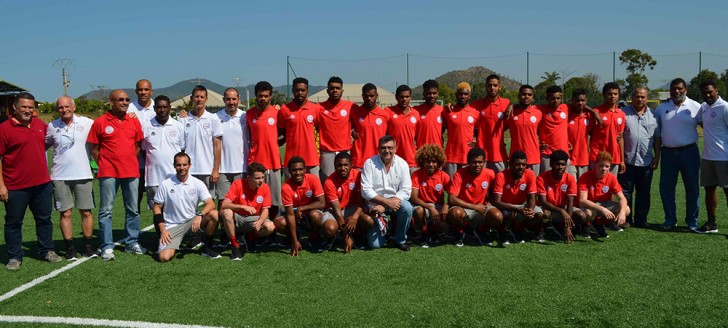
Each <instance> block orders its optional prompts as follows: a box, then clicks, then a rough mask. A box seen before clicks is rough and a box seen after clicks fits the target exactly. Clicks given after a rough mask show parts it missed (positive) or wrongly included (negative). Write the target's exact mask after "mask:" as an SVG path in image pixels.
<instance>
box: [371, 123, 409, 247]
mask: <svg viewBox="0 0 728 328" xmlns="http://www.w3.org/2000/svg"><path fill="white" fill-rule="evenodd" d="M378 150H379V155H375V156H373V157H372V158H369V159H368V160H366V162H364V167H363V169H362V177H361V193H362V196H363V197H364V199H365V200H366V201H367V202H369V213H370V214H371V215H372V217H373V218H377V219H376V220H375V221H376V224H375V225H374V227H372V229H371V230H370V231H369V232H367V242H368V243H369V246H370V247H372V248H380V247H382V246H383V245H384V242H385V236H386V232H387V224H386V222H384V221H383V220H384V216H386V215H391V216H392V219H393V221H395V222H394V223H395V225H396V229H395V232H394V238H393V241H394V245H395V247H397V248H398V249H399V250H402V251H408V250H409V246H408V245H407V244H406V242H407V229H408V228H409V225H410V221H411V220H412V212H413V208H412V204H410V202H409V198H410V194H411V192H412V180H411V178H410V173H409V166H408V165H407V162H406V161H405V160H404V159H402V158H401V157H399V156H397V155H395V152H396V151H397V144H396V143H395V141H394V138H392V137H391V136H389V135H385V136H383V137H382V138H380V139H379V146H378ZM377 220H378V221H377Z"/></svg>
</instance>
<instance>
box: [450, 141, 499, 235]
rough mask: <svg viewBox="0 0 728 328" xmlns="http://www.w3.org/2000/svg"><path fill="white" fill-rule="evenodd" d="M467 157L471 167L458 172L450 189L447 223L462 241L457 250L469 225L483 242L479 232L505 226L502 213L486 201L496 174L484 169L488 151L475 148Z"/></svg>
mask: <svg viewBox="0 0 728 328" xmlns="http://www.w3.org/2000/svg"><path fill="white" fill-rule="evenodd" d="M467 156H468V157H467V160H468V166H467V167H464V168H461V169H460V170H458V171H457V172H456V173H455V175H454V176H453V178H452V182H451V183H450V188H449V189H448V196H449V197H448V203H449V204H450V212H448V216H447V222H448V223H449V224H450V227H451V228H452V229H453V230H454V231H457V232H458V233H459V234H458V236H459V238H457V239H456V242H455V246H458V247H461V246H463V239H464V237H465V233H464V231H463V230H464V228H465V225H466V224H470V227H471V228H473V231H475V236H476V237H478V239H481V238H480V237H479V232H480V231H483V232H485V231H490V230H491V229H493V228H496V227H498V226H500V225H501V224H502V223H503V214H501V211H499V210H498V209H497V208H495V206H493V205H491V204H490V202H488V199H487V197H488V190H490V188H491V187H492V185H493V179H494V178H495V173H494V172H493V170H491V169H488V168H484V166H485V151H483V150H482V149H480V148H473V149H470V150H469V151H468V154H467ZM481 225H483V226H484V227H481ZM481 243H482V240H481ZM487 243H489V242H487Z"/></svg>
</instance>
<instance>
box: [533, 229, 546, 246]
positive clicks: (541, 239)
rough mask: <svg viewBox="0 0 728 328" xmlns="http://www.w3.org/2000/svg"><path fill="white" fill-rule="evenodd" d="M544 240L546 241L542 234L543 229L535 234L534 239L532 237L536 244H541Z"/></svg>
mask: <svg viewBox="0 0 728 328" xmlns="http://www.w3.org/2000/svg"><path fill="white" fill-rule="evenodd" d="M545 239H546V235H545V233H544V229H543V228H542V229H540V230H539V231H538V233H537V234H536V237H534V240H536V242H538V243H543V242H544V241H545Z"/></svg>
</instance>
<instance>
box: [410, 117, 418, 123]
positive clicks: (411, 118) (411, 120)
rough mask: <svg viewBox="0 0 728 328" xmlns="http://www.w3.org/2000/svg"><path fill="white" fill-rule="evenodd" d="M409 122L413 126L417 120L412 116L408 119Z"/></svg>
mask: <svg viewBox="0 0 728 328" xmlns="http://www.w3.org/2000/svg"><path fill="white" fill-rule="evenodd" d="M410 122H412V124H415V123H417V119H416V118H415V117H414V116H412V117H410Z"/></svg>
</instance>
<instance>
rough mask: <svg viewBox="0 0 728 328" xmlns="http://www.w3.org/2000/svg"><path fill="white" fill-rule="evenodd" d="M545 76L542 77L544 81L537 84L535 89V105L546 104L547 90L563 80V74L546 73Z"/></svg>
mask: <svg viewBox="0 0 728 328" xmlns="http://www.w3.org/2000/svg"><path fill="white" fill-rule="evenodd" d="M543 74H544V75H543V76H541V78H542V79H543V81H541V83H539V84H536V85H535V86H534V87H533V88H534V90H533V103H534V104H543V103H545V102H546V89H548V87H550V86H552V85H556V82H558V81H559V80H561V74H559V72H556V71H553V72H544V73H543Z"/></svg>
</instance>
